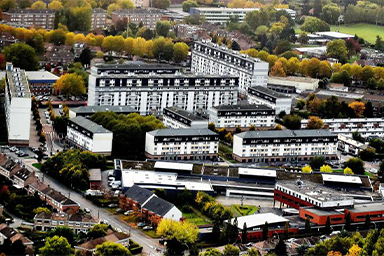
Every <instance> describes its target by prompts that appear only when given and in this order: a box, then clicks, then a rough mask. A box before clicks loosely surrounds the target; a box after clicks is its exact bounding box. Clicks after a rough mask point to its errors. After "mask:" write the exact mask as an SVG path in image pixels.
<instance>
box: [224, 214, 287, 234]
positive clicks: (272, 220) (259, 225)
mask: <svg viewBox="0 0 384 256" xmlns="http://www.w3.org/2000/svg"><path fill="white" fill-rule="evenodd" d="M234 220H235V219H231V220H229V221H227V222H231V223H233V222H234ZM265 222H268V227H269V228H276V227H278V226H280V227H284V226H285V223H286V222H289V220H288V219H286V218H284V217H281V216H279V215H276V214H274V213H258V214H252V215H247V216H241V217H237V228H238V229H239V230H243V228H244V223H246V224H247V230H249V231H256V230H261V229H263V227H264V225H265Z"/></svg>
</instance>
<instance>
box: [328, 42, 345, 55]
mask: <svg viewBox="0 0 384 256" xmlns="http://www.w3.org/2000/svg"><path fill="white" fill-rule="evenodd" d="M347 53H348V52H347V47H346V46H345V41H344V40H343V39H337V40H333V41H331V42H329V43H327V56H328V57H330V58H336V59H338V60H346V58H347Z"/></svg>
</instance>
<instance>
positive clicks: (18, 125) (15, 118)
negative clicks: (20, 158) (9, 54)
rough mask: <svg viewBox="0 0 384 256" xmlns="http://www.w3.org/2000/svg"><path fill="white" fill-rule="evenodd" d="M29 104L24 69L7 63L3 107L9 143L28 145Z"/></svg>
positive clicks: (29, 96) (27, 85) (29, 97)
mask: <svg viewBox="0 0 384 256" xmlns="http://www.w3.org/2000/svg"><path fill="white" fill-rule="evenodd" d="M31 104H32V103H31V93H30V91H29V84H28V80H27V78H26V76H25V71H24V70H22V69H20V68H15V67H13V65H12V63H7V67H6V73H5V102H4V108H5V117H6V122H7V130H8V143H9V144H20V145H29V134H30V125H31Z"/></svg>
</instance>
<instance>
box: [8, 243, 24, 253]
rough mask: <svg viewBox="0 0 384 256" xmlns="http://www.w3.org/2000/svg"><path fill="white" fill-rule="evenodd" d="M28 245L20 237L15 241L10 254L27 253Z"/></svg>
mask: <svg viewBox="0 0 384 256" xmlns="http://www.w3.org/2000/svg"><path fill="white" fill-rule="evenodd" d="M25 249H26V246H25V245H24V243H23V241H21V240H20V239H18V240H16V241H14V242H13V243H12V245H11V253H9V255H25Z"/></svg>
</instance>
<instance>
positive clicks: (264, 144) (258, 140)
mask: <svg viewBox="0 0 384 256" xmlns="http://www.w3.org/2000/svg"><path fill="white" fill-rule="evenodd" d="M316 155H320V156H324V157H325V159H327V160H334V159H337V135H336V134H333V133H331V132H329V131H327V130H280V131H279V130H277V131H248V132H242V133H238V134H235V135H234V136H233V158H234V159H235V160H237V161H239V162H243V163H246V162H279V161H283V162H285V161H287V162H290V161H309V160H310V159H311V158H312V157H314V156H316Z"/></svg>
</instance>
